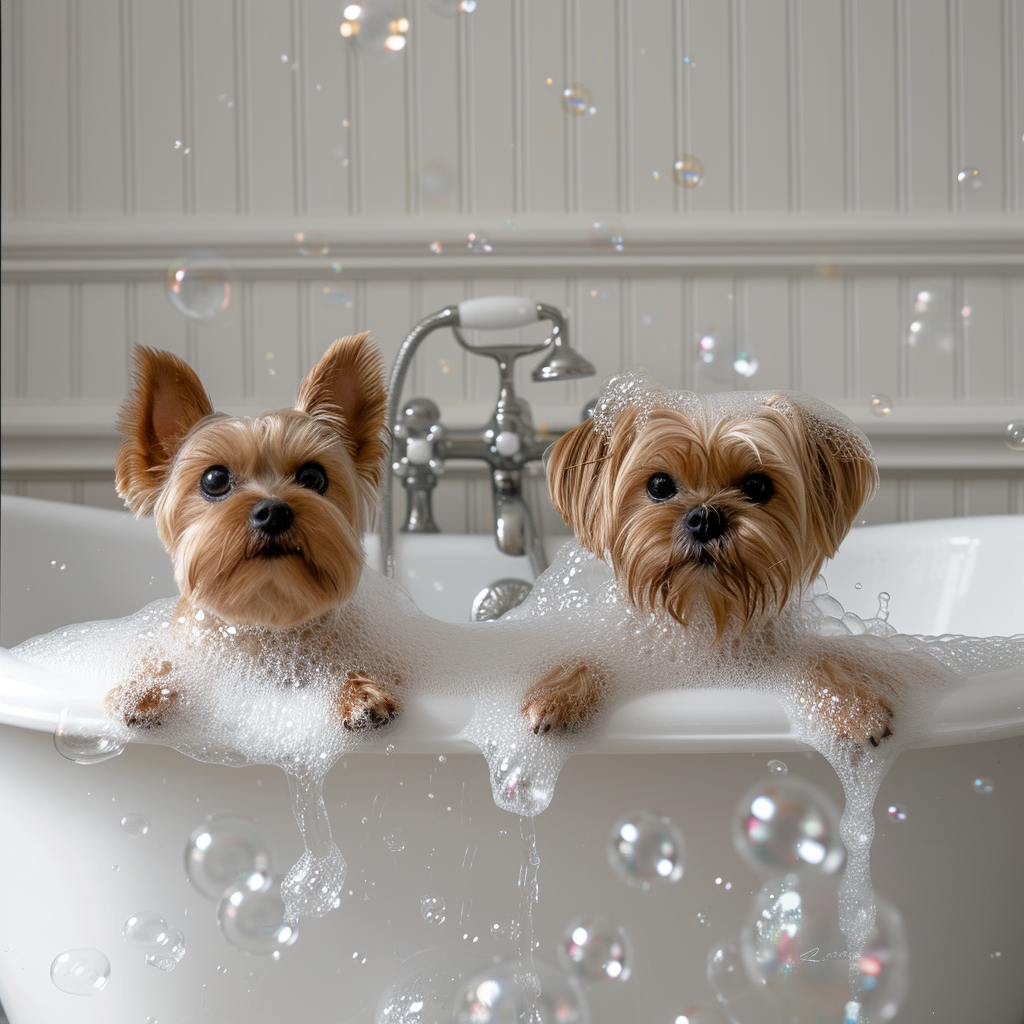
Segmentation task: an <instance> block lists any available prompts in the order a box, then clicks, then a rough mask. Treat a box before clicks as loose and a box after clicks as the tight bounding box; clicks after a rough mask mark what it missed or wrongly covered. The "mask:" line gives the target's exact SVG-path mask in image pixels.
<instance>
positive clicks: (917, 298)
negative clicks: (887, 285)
mask: <svg viewBox="0 0 1024 1024" xmlns="http://www.w3.org/2000/svg"><path fill="white" fill-rule="evenodd" d="M953 335H954V331H953V316H952V303H951V302H950V299H949V295H948V292H947V289H946V287H945V286H929V287H926V288H921V289H919V290H918V291H917V292H915V293H914V301H913V305H912V309H911V315H910V323H909V326H908V327H907V344H908V345H910V347H911V348H915V349H918V350H926V351H931V352H939V353H952V351H953V346H954V337H953ZM882 397H883V398H884V397H886V396H884V395H883V396H882Z"/></svg>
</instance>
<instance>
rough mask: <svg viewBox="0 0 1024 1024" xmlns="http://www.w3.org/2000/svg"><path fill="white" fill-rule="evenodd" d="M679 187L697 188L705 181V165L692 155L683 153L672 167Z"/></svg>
mask: <svg viewBox="0 0 1024 1024" xmlns="http://www.w3.org/2000/svg"><path fill="white" fill-rule="evenodd" d="M672 171H673V174H674V176H675V179H676V184H677V185H682V187H683V188H696V187H697V186H698V185H699V184H701V182H702V181H703V180H704V164H703V163H701V161H700V158H699V157H695V156H694V155H693V154H692V153H683V154H682V155H681V156H680V157H679V159H678V160H676V162H675V164H673V167H672Z"/></svg>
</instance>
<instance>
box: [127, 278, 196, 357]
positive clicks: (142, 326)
mask: <svg viewBox="0 0 1024 1024" xmlns="http://www.w3.org/2000/svg"><path fill="white" fill-rule="evenodd" d="M135 306H136V310H135V314H136V317H137V319H136V324H137V337H136V339H135V340H137V341H138V343H139V344H140V345H148V346H150V348H165V349H167V351H168V352H173V353H174V354H175V355H176V356H181V357H182V359H188V356H189V352H188V328H189V321H187V320H186V319H185V317H183V316H182V315H181V313H179V312H178V311H177V310H176V309H175V308H174V307H173V306H172V305H171V304H170V302H169V301H168V299H167V292H166V290H165V288H164V286H163V285H162V284H156V283H150V282H145V283H140V284H138V285H136V286H135ZM130 312H131V311H130Z"/></svg>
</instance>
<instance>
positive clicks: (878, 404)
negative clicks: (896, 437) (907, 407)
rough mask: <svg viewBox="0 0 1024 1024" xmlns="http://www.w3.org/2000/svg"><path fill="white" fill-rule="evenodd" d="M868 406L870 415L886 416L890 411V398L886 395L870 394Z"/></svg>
mask: <svg viewBox="0 0 1024 1024" xmlns="http://www.w3.org/2000/svg"><path fill="white" fill-rule="evenodd" d="M868 407H869V408H870V409H871V415H872V416H878V417H879V418H881V417H882V416H888V415H889V413H891V412H892V399H891V398H890V397H889V396H888V395H882V394H877V395H872V396H871V398H870V400H869V402H868Z"/></svg>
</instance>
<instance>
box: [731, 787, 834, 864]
mask: <svg viewBox="0 0 1024 1024" xmlns="http://www.w3.org/2000/svg"><path fill="white" fill-rule="evenodd" d="M732 836H733V843H734V845H735V847H736V850H737V852H738V853H739V855H740V856H741V857H742V858H743V859H744V860H745V861H746V862H747V863H748V864H749V865H750V866H751V867H752V868H753V869H754V870H755V871H758V872H760V873H762V874H771V873H777V872H778V871H780V870H782V871H791V870H793V869H799V870H804V869H807V870H810V871H813V872H818V873H821V874H831V873H832V872H833V871H835V870H836V869H837V868H838V867H839V865H840V864H842V862H843V847H842V844H841V843H840V841H839V813H838V812H837V811H836V808H835V806H834V805H833V804H832V801H831V800H830V799H829V798H828V797H827V796H826V795H825V794H824V793H823V792H822V791H821V790H820V789H818V787H817V786H815V785H812V784H811V783H810V782H807V781H805V780H804V779H798V778H793V779H790V778H787V779H785V780H784V781H782V780H779V781H776V779H771V780H765V781H763V782H759V783H757V784H756V785H755V786H752V787H751V788H750V789H749V790H748V791H747V792H746V794H745V795H744V796H743V799H742V800H740V802H739V804H738V805H737V807H736V810H735V812H734V813H733V818H732Z"/></svg>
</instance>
